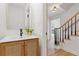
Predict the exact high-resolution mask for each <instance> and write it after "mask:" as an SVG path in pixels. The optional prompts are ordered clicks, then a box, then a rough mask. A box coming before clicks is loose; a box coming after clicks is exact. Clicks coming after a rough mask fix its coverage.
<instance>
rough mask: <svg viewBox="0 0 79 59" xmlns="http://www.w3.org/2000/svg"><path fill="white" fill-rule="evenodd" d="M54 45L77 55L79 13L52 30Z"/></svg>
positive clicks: (78, 50)
mask: <svg viewBox="0 0 79 59" xmlns="http://www.w3.org/2000/svg"><path fill="white" fill-rule="evenodd" d="M54 34H55V45H56V46H59V48H60V49H64V50H65V51H68V52H71V53H73V54H75V55H79V46H78V45H79V12H77V13H76V14H75V15H74V16H73V17H71V18H70V19H69V20H68V21H67V22H66V23H64V24H63V25H62V26H60V27H59V28H55V29H54Z"/></svg>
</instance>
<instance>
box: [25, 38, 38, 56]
mask: <svg viewBox="0 0 79 59" xmlns="http://www.w3.org/2000/svg"><path fill="white" fill-rule="evenodd" d="M38 47H39V45H38V39H31V40H27V41H25V55H27V56H37V55H38Z"/></svg>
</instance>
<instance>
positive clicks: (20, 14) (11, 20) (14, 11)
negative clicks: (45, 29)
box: [6, 3, 31, 30]
mask: <svg viewBox="0 0 79 59" xmlns="http://www.w3.org/2000/svg"><path fill="white" fill-rule="evenodd" d="M6 14H7V16H6V24H7V29H8V30H17V29H20V28H28V27H29V26H30V21H31V19H30V4H29V3H27V4H26V3H9V4H8V5H7V13H6Z"/></svg>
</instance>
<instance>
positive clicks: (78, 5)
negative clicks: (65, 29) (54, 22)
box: [61, 3, 79, 25]
mask: <svg viewBox="0 0 79 59" xmlns="http://www.w3.org/2000/svg"><path fill="white" fill-rule="evenodd" d="M77 12H79V3H76V4H74V6H72V7H71V8H70V9H69V10H68V11H66V12H64V13H63V14H62V15H61V25H63V24H64V23H65V22H66V21H68V20H69V19H70V18H71V17H72V16H73V15H75V14H76V13H77Z"/></svg>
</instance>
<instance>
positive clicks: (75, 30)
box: [75, 16, 76, 35]
mask: <svg viewBox="0 0 79 59" xmlns="http://www.w3.org/2000/svg"><path fill="white" fill-rule="evenodd" d="M75 35H76V16H75Z"/></svg>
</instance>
